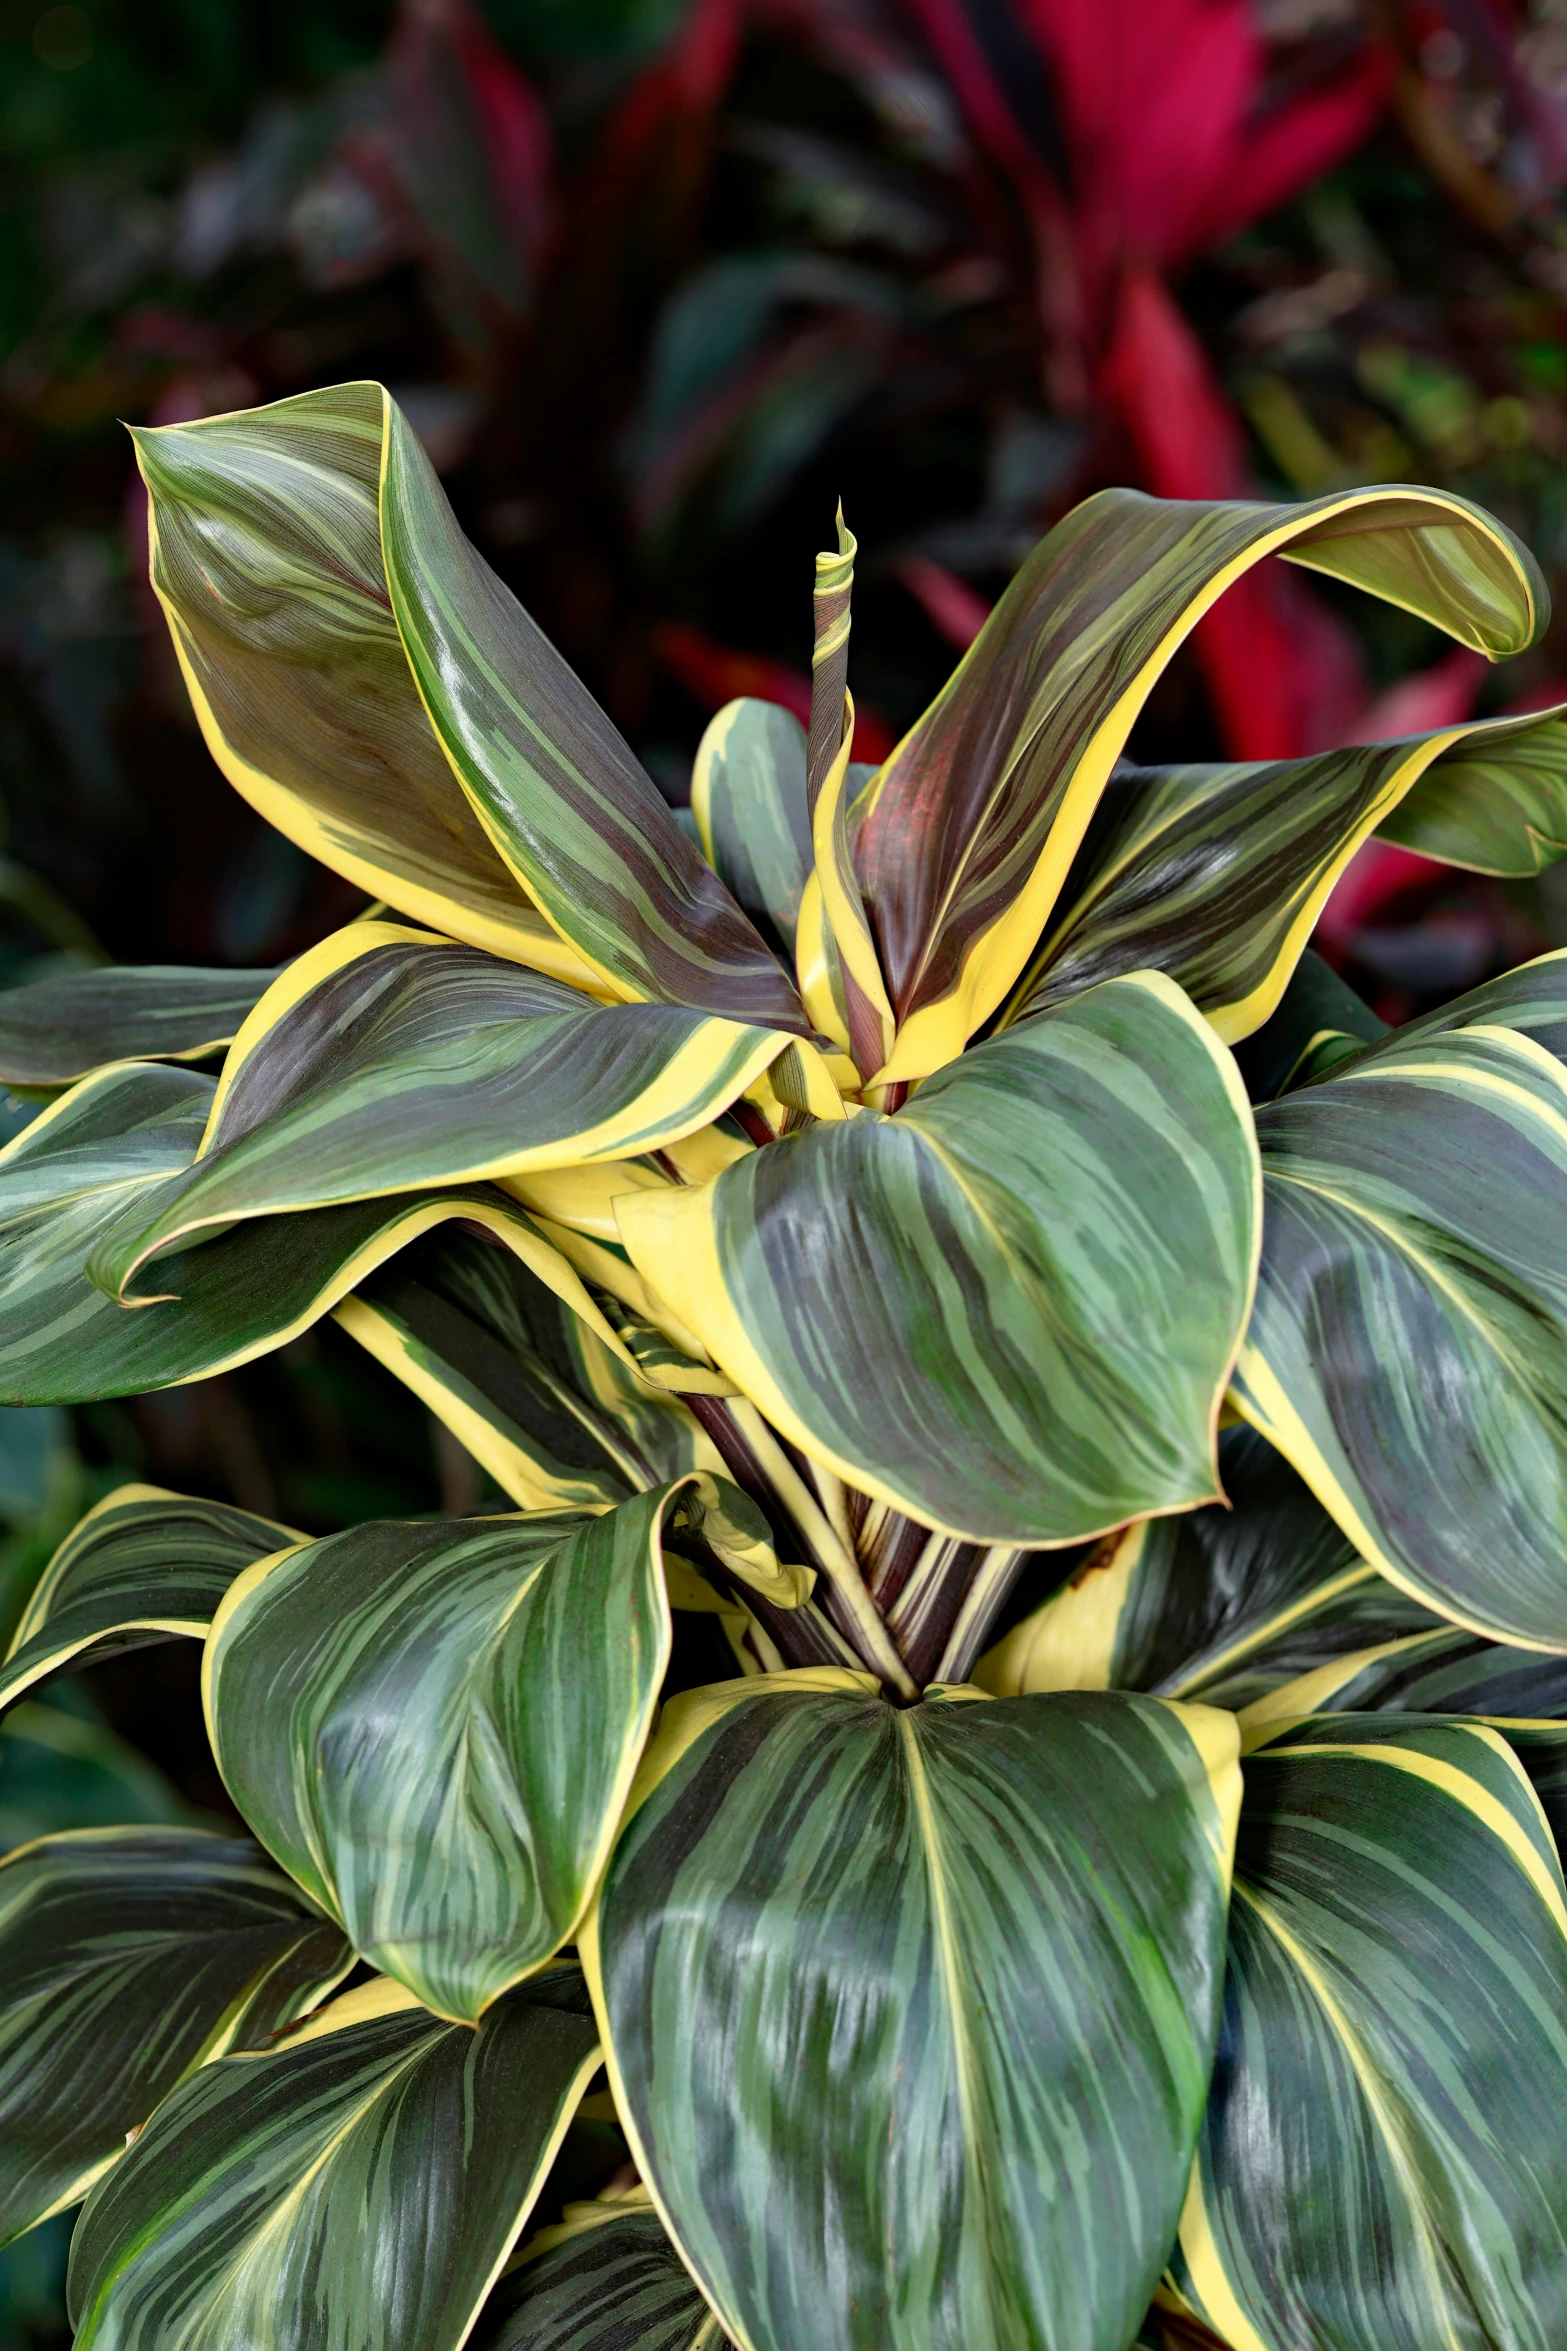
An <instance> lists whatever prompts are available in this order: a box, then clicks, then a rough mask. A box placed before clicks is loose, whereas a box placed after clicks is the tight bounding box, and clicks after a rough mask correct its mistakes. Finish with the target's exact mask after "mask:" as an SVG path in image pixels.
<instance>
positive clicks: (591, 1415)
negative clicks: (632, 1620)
mask: <svg viewBox="0 0 1567 2351" xmlns="http://www.w3.org/2000/svg"><path fill="white" fill-rule="evenodd" d="M337 1320H338V1321H339V1322H340V1323H341V1324H342V1326H343V1328H344V1329H345V1330H346V1331H348V1332H349V1333H350V1335H351V1336H352V1337H354V1338H355V1339H357V1340H358V1341H359V1343H360V1345H361V1346H363V1347H365V1348H367V1349H368V1350H369V1352H370V1353H371V1354H372V1355H373V1356H374V1357H375V1358H376V1360H377V1362H379V1363H383V1364H384V1365H385V1366H386V1368H387V1369H388V1370H389V1371H390V1372H392V1373H394V1374H395V1376H396V1377H397V1378H398V1379H400V1380H402V1381H403V1383H404V1384H405V1386H407V1387H410V1388H412V1389H413V1391H414V1393H415V1395H417V1396H418V1397H419V1398H420V1399H421V1401H422V1402H424V1403H425V1404H427V1405H428V1406H429V1407H430V1410H431V1411H432V1412H434V1413H435V1414H436V1415H437V1416H438V1418H440V1419H441V1420H443V1421H444V1422H445V1423H446V1426H447V1427H448V1428H449V1429H451V1430H452V1431H453V1433H454V1434H455V1435H456V1436H457V1437H458V1438H459V1439H460V1440H461V1442H462V1443H463V1444H464V1445H465V1446H466V1447H467V1449H468V1451H469V1452H470V1453H471V1454H472V1455H473V1457H474V1459H475V1460H476V1461H478V1462H480V1463H482V1464H483V1466H484V1468H486V1469H487V1470H488V1471H489V1473H490V1475H491V1477H493V1478H494V1479H495V1481H496V1483H497V1485H499V1486H500V1488H501V1489H502V1491H503V1492H504V1493H507V1494H509V1495H510V1496H511V1498H512V1500H513V1501H514V1502H515V1503H517V1504H518V1505H519V1507H520V1508H521V1509H524V1510H573V1509H592V1508H601V1507H603V1506H605V1505H607V1504H612V1503H616V1502H624V1501H627V1500H628V1499H629V1498H630V1496H631V1495H633V1494H637V1493H642V1492H644V1491H645V1490H646V1489H647V1488H648V1487H650V1486H660V1485H667V1484H668V1483H669V1482H670V1480H671V1479H674V1478H680V1477H684V1476H685V1475H686V1473H687V1472H688V1471H689V1470H693V1469H706V1470H716V1471H722V1469H723V1466H724V1465H723V1462H722V1460H721V1458H720V1457H719V1455H718V1453H717V1452H716V1451H715V1449H714V1447H713V1444H712V1441H711V1439H710V1438H708V1437H707V1436H706V1434H705V1433H704V1432H703V1430H702V1429H701V1427H700V1426H699V1424H698V1423H697V1421H696V1419H695V1418H694V1416H693V1415H692V1413H691V1411H690V1410H689V1408H688V1407H687V1406H686V1405H684V1404H682V1403H681V1401H680V1400H679V1398H678V1397H676V1396H672V1395H667V1394H664V1393H662V1392H661V1391H660V1390H658V1389H656V1388H653V1387H650V1386H649V1385H648V1383H647V1381H646V1380H644V1379H642V1378H641V1377H640V1376H639V1375H638V1373H637V1372H636V1371H635V1370H633V1369H632V1367H631V1365H630V1364H629V1363H628V1362H627V1361H626V1360H625V1358H624V1357H623V1356H622V1355H620V1354H618V1353H617V1352H616V1351H615V1349H614V1348H613V1347H612V1346H610V1345H609V1344H608V1342H607V1341H606V1340H604V1339H602V1338H601V1337H600V1336H599V1334H598V1332H597V1330H595V1328H594V1327H593V1325H592V1324H591V1323H590V1322H588V1321H587V1320H585V1319H584V1317H583V1316H582V1315H581V1314H579V1313H577V1312H576V1311H574V1309H573V1308H572V1307H571V1306H569V1305H568V1304H567V1303H566V1302H565V1300H564V1299H563V1298H561V1297H560V1296H558V1295H557V1293H556V1292H555V1291H554V1290H552V1289H550V1288H549V1287H548V1285H547V1284H546V1283H544V1282H542V1281H541V1280H540V1279H539V1277H538V1275H537V1274H535V1273H531V1272H530V1271H529V1269H528V1267H527V1266H526V1265H524V1264H523V1262H522V1261H521V1259H520V1258H517V1257H514V1256H512V1255H511V1254H510V1253H509V1252H507V1251H505V1250H500V1249H493V1248H489V1247H486V1246H485V1244H484V1243H483V1242H480V1241H477V1240H475V1239H474V1238H473V1236H472V1235H471V1234H468V1233H464V1232H460V1231H455V1230H453V1228H451V1227H450V1226H448V1227H446V1228H445V1229H443V1230H442V1231H440V1232H437V1233H432V1234H431V1235H430V1236H429V1238H428V1239H427V1240H424V1241H418V1242H415V1244H414V1246H413V1247H412V1248H411V1249H408V1250H406V1251H404V1252H403V1253H402V1255H400V1256H398V1257H395V1258H393V1259H392V1260H391V1261H390V1263H388V1264H386V1265H384V1266H382V1267H381V1268H380V1269H379V1271H378V1272H376V1273H374V1274H372V1275H371V1277H370V1279H369V1281H367V1282H364V1283H361V1285H360V1287H359V1288H358V1289H357V1290H356V1291H355V1293H354V1295H353V1296H352V1297H351V1298H346V1299H345V1300H344V1301H343V1303H342V1305H341V1306H340V1307H339V1308H338V1309H337Z"/></svg>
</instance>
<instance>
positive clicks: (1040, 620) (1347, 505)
mask: <svg viewBox="0 0 1567 2351" xmlns="http://www.w3.org/2000/svg"><path fill="white" fill-rule="evenodd" d="M1270 554H1282V555H1285V556H1287V557H1288V559H1289V560H1290V561H1292V562H1296V563H1303V564H1305V565H1307V566H1308V567H1309V568H1311V569H1313V570H1317V571H1325V572H1327V573H1329V574H1330V575H1331V576H1332V577H1334V578H1337V579H1341V580H1347V581H1350V582H1352V583H1353V584H1354V585H1355V586H1357V587H1361V588H1365V589H1367V590H1368V591H1369V592H1370V593H1371V594H1373V595H1377V596H1382V597H1385V598H1386V599H1387V600H1388V601H1389V602H1390V603H1394V604H1399V605H1402V606H1404V607H1405V608H1406V609H1407V610H1409V611H1412V612H1417V613H1419V614H1420V615H1421V616H1422V617H1423V618H1424V619H1426V620H1430V621H1433V622H1435V624H1436V625H1437V627H1438V628H1442V629H1446V630H1447V631H1448V633H1449V634H1450V635H1452V636H1455V637H1458V638H1459V639H1460V640H1461V641H1462V642H1463V643H1465V644H1468V645H1473V646H1476V647H1478V649H1479V650H1481V651H1482V652H1485V653H1488V654H1489V655H1490V656H1491V657H1492V658H1493V659H1499V658H1501V657H1502V656H1503V655H1506V654H1509V653H1516V652H1518V651H1520V650H1521V649H1522V648H1523V647H1524V646H1525V645H1527V644H1530V643H1532V641H1533V640H1534V638H1535V637H1536V636H1537V635H1538V634H1539V632H1540V630H1541V629H1542V628H1543V626H1544V624H1545V619H1546V615H1547V612H1548V604H1547V600H1546V598H1545V593H1544V585H1543V582H1542V581H1541V579H1540V575H1539V572H1538V570H1537V568H1536V566H1535V564H1534V562H1533V560H1532V559H1531V558H1530V557H1529V556H1528V555H1527V554H1526V553H1525V551H1524V550H1523V549H1522V548H1521V547H1520V546H1519V545H1518V544H1517V542H1516V541H1515V540H1513V539H1512V538H1511V537H1510V536H1509V535H1508V533H1507V532H1505V531H1504V530H1503V529H1502V528H1501V526H1500V525H1499V524H1498V523H1495V522H1493V521H1492V520H1491V519H1490V518H1489V516H1487V515H1484V514H1482V513H1481V512H1480V510H1479V509H1478V508H1477V507H1474V506H1470V505H1467V504H1466V503H1465V502H1464V501H1463V500H1462V499H1459V498H1455V497H1452V496H1451V495H1450V494H1448V493H1447V492H1444V491H1436V490H1410V489H1403V488H1399V487H1396V486H1389V487H1386V488H1377V489H1364V490H1352V491H1347V492H1343V493H1339V494H1336V495H1334V496H1332V497H1328V498H1317V499H1309V500H1306V501H1304V502H1303V503H1302V504H1300V505H1298V506H1255V505H1248V504H1243V503H1239V502H1235V501H1230V502H1219V503H1209V502H1206V501H1187V500H1161V499H1156V498H1147V497H1144V496H1143V495H1142V493H1141V492H1139V491H1135V490H1102V491H1100V492H1099V493H1098V495H1097V496H1096V497H1093V498H1090V499H1088V500H1087V501H1086V502H1085V503H1084V504H1083V505H1081V506H1079V507H1078V508H1077V509H1076V510H1075V511H1074V512H1073V513H1071V514H1069V515H1068V516H1067V517H1066V519H1065V521H1063V522H1061V523H1058V524H1057V526H1056V528H1055V529H1054V530H1053V531H1052V532H1051V533H1050V535H1049V537H1048V538H1046V539H1045V540H1043V541H1042V542H1041V544H1040V546H1039V547H1038V548H1036V550H1035V551H1034V553H1033V555H1032V556H1030V558H1029V560H1028V562H1027V563H1026V564H1025V565H1024V566H1023V568H1022V570H1021V571H1020V572H1019V573H1018V575H1017V577H1016V578H1015V579H1014V580H1013V582H1012V585H1011V586H1010V587H1009V588H1008V590H1007V592H1006V594H1005V595H1004V596H1003V597H1002V599H1001V601H1000V603H999V604H998V605H997V607H996V609H995V611H994V612H993V613H992V614H991V616H990V619H989V620H988V621H987V622H986V624H985V626H984V628H983V629H982V630H981V632H980V634H979V636H978V638H977V639H976V640H975V642H974V644H973V646H972V647H971V648H970V650H969V651H968V653H967V654H965V656H964V658H963V660H962V661H961V662H960V663H959V665H958V667H957V669H956V670H955V671H954V673H953V676H952V678H951V680H950V681H949V683H948V684H947V685H946V686H945V687H944V688H943V690H942V692H941V693H940V694H939V695H938V696H937V698H936V700H935V701H934V702H933V703H932V704H931V706H930V708H929V710H927V711H926V713H925V715H924V717H923V718H921V719H919V720H918V721H917V722H916V724H915V726H914V727H913V729H912V730H911V732H910V733H909V734H908V735H906V736H905V737H904V739H903V741H902V742H901V743H900V744H899V746H898V748H897V750H896V751H895V752H894V753H893V755H892V757H891V759H890V760H889V761H888V762H887V764H886V765H885V767H883V768H882V770H881V772H880V774H879V776H878V777H877V779H876V781H875V783H874V784H873V785H872V786H871V787H870V788H869V791H868V792H867V794H866V797H865V804H864V807H863V809H862V812H861V819H860V824H859V828H858V833H857V839H856V847H855V858H856V863H857V865H858V869H859V873H860V878H861V881H862V883H863V885H864V889H865V894H866V898H867V900H868V901H869V904H870V907H871V916H872V922H873V926H874V929H875V935H876V945H877V949H878V951H879V954H880V958H881V966H882V970H883V971H884V973H885V974H886V978H887V985H888V989H889V992H890V994H891V997H892V1003H893V1009H894V1011H895V1013H896V1015H897V1018H898V1022H899V1035H898V1042H897V1046H896V1048H895V1050H894V1053H893V1057H892V1059H891V1060H890V1061H889V1062H888V1064H887V1067H886V1070H885V1071H884V1072H883V1073H882V1074H883V1075H885V1076H887V1077H897V1078H914V1077H920V1076H923V1075H924V1074H925V1073H926V1072H927V1071H929V1070H933V1069H937V1068H939V1067H940V1066H941V1065H942V1063H943V1062H946V1061H949V1060H950V1059H951V1058H952V1056H953V1055H954V1054H956V1053H959V1052H961V1051H962V1048H963V1045H964V1043H965V1042H966V1040H967V1039H968V1037H969V1036H971V1035H972V1033H973V1032H974V1030H975V1029H976V1028H978V1027H979V1026H980V1024H981V1023H982V1022H983V1021H984V1020H985V1019H986V1018H987V1017H988V1015H989V1014H990V1013H991V1012H993V1011H994V1010H995V1009H996V1008H997V1007H998V1006H999V1005H1000V1004H1001V1003H1002V1002H1003V1001H1004V999H1005V998H1006V995H1007V993H1008V991H1009V990H1010V988H1011V987H1012V985H1013V983H1014V981H1015V980H1016V979H1017V977H1018V974H1019V973H1020V972H1021V970H1022V969H1023V966H1024V964H1025V963H1026V962H1027V960H1028V958H1029V956H1030V954H1031V953H1032V952H1033V949H1034V947H1035V945H1036V943H1037V942H1038V940H1039V938H1040V937H1041V934H1042V933H1043V932H1044V931H1045V929H1046V926H1047V925H1048V923H1049V919H1050V914H1051V910H1052V908H1053V906H1054V905H1055V903H1056V899H1057V895H1058V893H1059V891H1060V888H1061V884H1062V882H1063V881H1064V880H1065V878H1066V874H1067V870H1068V868H1069V867H1070V865H1071V863H1072V860H1073V858H1074V857H1075V856H1076V854H1077V851H1078V848H1079V845H1080V844H1081V842H1082V839H1083V835H1084V832H1085V830H1086V828H1087V826H1088V823H1089V820H1090V818H1091V817H1092V815H1093V812H1094V809H1095V807H1096V805H1097V803H1098V800H1099V795H1100V793H1101V791H1102V790H1103V789H1104V786H1105V782H1106V780H1107V778H1108V777H1109V775H1110V772H1111V769H1112V768H1113V767H1114V765H1115V762H1116V760H1117V759H1118V758H1119V756H1120V754H1121V751H1122V750H1123V748H1124V746H1125V743H1126V738H1127V735H1128V733H1129V731H1130V729H1131V726H1132V723H1133V721H1134V720H1135V718H1136V716H1137V714H1138V711H1139V710H1140V709H1141V707H1142V705H1143V702H1144V701H1145V699H1146V697H1147V695H1148V692H1149V690H1150V688H1151V687H1152V685H1153V684H1154V681H1155V680H1156V679H1157V677H1158V676H1159V674H1160V672H1161V671H1162V669H1163V668H1164V665H1165V663H1166V662H1167V661H1168V660H1169V658H1170V655H1171V654H1172V653H1173V652H1174V650H1175V648H1176V646H1177V645H1178V644H1179V643H1180V642H1181V640H1182V638H1183V637H1185V636H1186V635H1187V634H1188V633H1189V632H1190V630H1191V629H1192V628H1193V626H1194V625H1195V623H1196V622H1197V621H1198V620H1199V619H1200V618H1201V616H1202V614H1203V613H1204V612H1205V611H1206V610H1207V608H1208V606H1209V605H1210V604H1212V603H1213V602H1214V601H1215V599H1216V598H1217V597H1218V596H1219V595H1220V594H1222V592H1223V590H1224V589H1225V588H1226V587H1227V586H1228V585H1229V584H1230V582H1231V581H1232V580H1234V579H1237V578H1239V577H1240V575H1241V574H1242V573H1243V572H1244V571H1246V570H1248V569H1249V568H1250V567H1251V565H1253V564H1254V563H1257V562H1259V561H1260V560H1261V559H1262V557H1264V556H1266V555H1270Z"/></svg>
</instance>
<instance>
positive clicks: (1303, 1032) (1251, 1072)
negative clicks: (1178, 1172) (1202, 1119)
mask: <svg viewBox="0 0 1567 2351" xmlns="http://www.w3.org/2000/svg"><path fill="white" fill-rule="evenodd" d="M1387 1033H1388V1023H1387V1022H1386V1021H1385V1020H1382V1019H1379V1018H1378V1016H1377V1014H1376V1013H1374V1012H1373V1011H1372V1009H1371V1007H1370V1005H1369V1004H1364V1003H1362V1002H1361V999H1360V998H1359V997H1358V996H1357V995H1356V993H1355V991H1354V989H1353V988H1352V987H1350V986H1349V985H1348V984H1347V982H1346V981H1344V980H1341V979H1340V978H1339V975H1338V973H1337V972H1336V971H1335V970H1334V969H1333V967H1332V965H1331V964H1327V963H1324V962H1323V960H1322V957H1321V956H1320V955H1317V954H1314V953H1313V951H1312V950H1311V948H1309V947H1308V948H1307V949H1306V952H1305V953H1304V955H1302V957H1301V959H1300V961H1299V963H1297V964H1296V966H1295V969H1294V971H1293V972H1292V973H1291V975H1290V978H1289V981H1288V983H1287V985H1286V987H1285V990H1284V993H1283V995H1282V996H1281V997H1280V998H1279V1002H1278V1007H1277V1010H1276V1011H1274V1012H1272V1013H1271V1014H1270V1015H1269V1017H1268V1018H1267V1019H1266V1020H1265V1021H1264V1022H1263V1024H1262V1026H1261V1028H1260V1029H1257V1030H1255V1031H1254V1032H1253V1034H1252V1035H1251V1036H1249V1037H1247V1038H1246V1039H1245V1040H1244V1042H1243V1043H1241V1044H1240V1045H1238V1046H1237V1047H1236V1050H1235V1062H1236V1067H1237V1068H1238V1069H1239V1071H1240V1073H1241V1076H1242V1077H1243V1078H1244V1079H1245V1081H1246V1091H1247V1093H1248V1094H1249V1095H1250V1096H1251V1099H1252V1100H1253V1102H1271V1101H1272V1100H1273V1099H1274V1097H1275V1096H1276V1095H1279V1094H1287V1093H1289V1092H1291V1091H1292V1090H1293V1088H1294V1087H1296V1086H1306V1085H1310V1084H1311V1083H1312V1081H1313V1080H1314V1079H1316V1078H1321V1077H1326V1076H1327V1075H1328V1073H1329V1071H1330V1070H1333V1069H1336V1068H1337V1067H1338V1066H1339V1064H1340V1063H1341V1062H1344V1061H1349V1060H1352V1059H1353V1058H1354V1056H1355V1055H1356V1054H1357V1053H1358V1052H1359V1051H1360V1049H1361V1047H1362V1045H1374V1044H1376V1042H1377V1041H1378V1039H1379V1038H1381V1037H1385V1036H1386V1035H1387Z"/></svg>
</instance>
